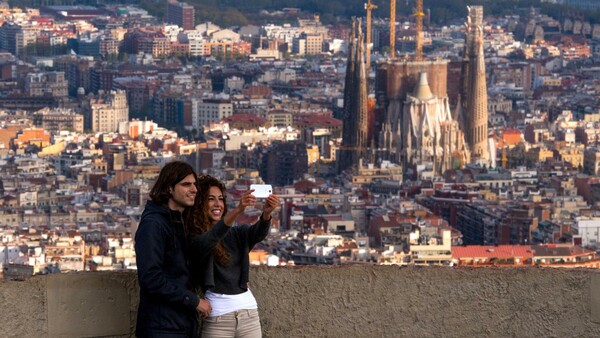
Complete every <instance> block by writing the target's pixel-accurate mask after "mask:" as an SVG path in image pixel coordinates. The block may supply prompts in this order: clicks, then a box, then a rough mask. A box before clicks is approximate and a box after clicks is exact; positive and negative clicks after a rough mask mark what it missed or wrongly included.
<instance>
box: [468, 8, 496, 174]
mask: <svg viewBox="0 0 600 338" xmlns="http://www.w3.org/2000/svg"><path fill="white" fill-rule="evenodd" d="M467 9H468V11H469V14H468V17H467V23H466V34H465V51H464V59H463V74H462V77H463V86H462V93H461V99H462V102H463V103H464V106H463V108H464V112H465V114H464V115H463V118H464V121H463V122H464V126H465V128H466V135H467V143H468V144H469V147H470V148H471V157H472V159H473V160H474V161H476V162H478V163H481V164H488V163H489V160H490V154H489V145H488V111H487V85H486V82H485V61H484V57H483V6H467Z"/></svg>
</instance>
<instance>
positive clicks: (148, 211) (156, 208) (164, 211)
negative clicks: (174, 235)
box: [140, 200, 185, 221]
mask: <svg viewBox="0 0 600 338" xmlns="http://www.w3.org/2000/svg"><path fill="white" fill-rule="evenodd" d="M155 214H158V215H162V216H163V217H165V218H167V219H169V218H170V217H177V218H179V217H178V216H177V215H180V214H181V213H180V212H179V211H177V210H171V209H169V207H167V206H166V205H161V204H156V203H154V202H152V200H148V202H146V207H145V208H144V212H142V217H141V218H140V221H141V220H143V219H144V218H145V217H149V216H150V215H155ZM183 215H185V212H184V213H183Z"/></svg>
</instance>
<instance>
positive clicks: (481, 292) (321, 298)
mask: <svg viewBox="0 0 600 338" xmlns="http://www.w3.org/2000/svg"><path fill="white" fill-rule="evenodd" d="M136 288H137V283H136V276H135V273H103V272H96V273H79V274H60V275H51V276H38V277H34V278H32V279H30V280H28V281H25V282H1V283H0V304H1V306H0V325H1V327H2V330H1V331H2V336H3V337H91V336H95V337H98V336H105V337H106V336H110V337H128V336H131V335H132V334H133V328H134V327H135V311H136V307H137V297H138V296H137V289H136ZM251 288H252V290H253V292H254V294H255V295H256V298H257V300H258V304H259V307H260V314H261V320H262V324H263V332H264V336H265V337H442V336H443V337H600V272H599V271H595V270H566V269H550V268H548V269H541V268H515V269H509V268H486V269H456V268H455V269H452V268H433V267H431V268H402V269H401V268H398V267H395V266H370V265H355V266H344V267H295V268H257V269H253V270H252V272H251Z"/></svg>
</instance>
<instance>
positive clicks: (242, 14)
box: [140, 0, 572, 26]
mask: <svg viewBox="0 0 600 338" xmlns="http://www.w3.org/2000/svg"><path fill="white" fill-rule="evenodd" d="M184 2H187V3H188V4H191V5H193V6H194V7H195V8H196V18H197V21H198V22H204V21H207V20H208V21H212V22H214V23H216V24H219V25H222V26H231V25H245V24H248V23H254V24H263V23H267V22H269V23H271V22H272V23H277V22H278V21H282V22H283V21H286V20H285V19H287V22H289V18H285V17H283V18H281V17H274V16H264V15H259V13H260V12H261V11H263V10H265V11H268V12H273V11H277V10H281V9H283V8H299V9H300V10H301V11H302V12H303V13H305V14H306V15H313V14H319V15H320V16H321V21H322V22H323V23H334V22H337V21H340V20H341V21H349V20H350V18H351V17H353V16H364V15H365V10H364V4H365V3H366V2H367V0H362V1H361V0H187V1H184ZM372 2H373V3H374V4H375V5H377V6H378V8H377V9H375V10H374V11H373V17H382V18H387V17H389V8H390V7H389V1H383V0H372ZM166 3H167V2H166V0H165V1H162V0H160V1H156V0H140V5H141V6H142V7H143V8H144V9H146V10H148V11H149V12H150V13H151V14H152V15H155V16H158V17H164V14H165V12H166V8H167V4H166ZM468 5H482V6H484V7H485V9H484V11H485V13H486V14H496V15H500V14H515V13H516V12H517V11H519V12H522V13H526V10H527V9H529V8H530V7H537V8H540V7H543V8H544V9H545V11H546V10H547V8H558V7H557V6H551V5H547V4H544V5H543V6H542V4H541V2H540V0H470V1H467V0H444V1H438V0H424V2H423V7H424V9H425V10H428V9H429V10H430V11H431V21H432V22H433V23H436V24H450V23H459V24H460V23H462V21H464V18H465V17H466V15H467V9H466V7H467V6H468ZM413 11H414V0H396V15H397V17H398V18H399V19H405V18H408V17H410V15H411V14H412V13H413ZM554 12H555V13H554V14H556V15H561V13H562V14H563V15H564V13H565V12H561V11H560V9H558V10H555V11H554ZM569 13H571V14H572V11H571V12H569Z"/></svg>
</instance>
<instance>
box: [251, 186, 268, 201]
mask: <svg viewBox="0 0 600 338" xmlns="http://www.w3.org/2000/svg"><path fill="white" fill-rule="evenodd" d="M250 189H253V190H254V192H253V193H252V195H254V197H256V198H267V197H269V195H271V194H272V193H273V187H272V186H271V185H270V184H251V185H250Z"/></svg>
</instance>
